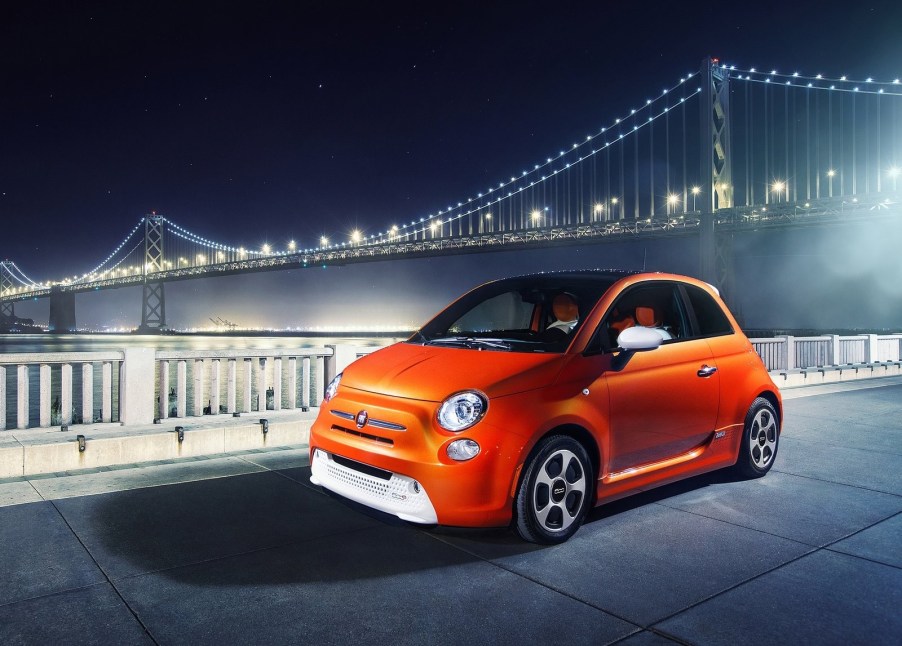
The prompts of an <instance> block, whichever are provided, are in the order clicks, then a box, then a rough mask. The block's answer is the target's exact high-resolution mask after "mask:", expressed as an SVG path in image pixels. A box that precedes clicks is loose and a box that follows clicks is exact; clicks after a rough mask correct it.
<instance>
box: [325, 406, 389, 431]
mask: <svg viewBox="0 0 902 646" xmlns="http://www.w3.org/2000/svg"><path fill="white" fill-rule="evenodd" d="M332 414H333V415H335V416H336V417H340V418H342V419H347V420H350V421H352V422H353V421H355V420H356V419H357V416H356V415H354V414H353V413H348V412H347V411H343V410H334V409H333V410H332ZM366 423H367V424H368V425H369V426H375V427H377V428H384V429H386V430H388V431H406V430H407V427H406V426H404V425H402V424H395V423H394V422H387V421H385V420H384V419H372V418H370V419H368V420H367V422H366Z"/></svg>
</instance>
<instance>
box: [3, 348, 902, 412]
mask: <svg viewBox="0 0 902 646" xmlns="http://www.w3.org/2000/svg"><path fill="white" fill-rule="evenodd" d="M750 340H751V342H752V345H753V346H754V348H755V350H756V351H757V352H758V354H759V355H760V356H761V358H762V360H763V361H764V365H765V366H766V367H767V369H768V370H769V371H771V372H788V371H793V370H804V369H808V368H820V367H828V366H844V365H854V364H875V363H880V362H899V361H900V360H902V334H888V335H878V334H862V335H857V336H838V335H825V336H816V337H793V336H780V337H774V338H753V339H750ZM375 349H377V348H375V347H359V346H348V345H330V346H324V347H320V348H299V349H288V350H285V349H277V350H250V349H248V350H210V351H205V350H202V351H170V350H157V351H155V350H153V349H150V348H127V349H125V350H114V351H105V352H48V353H18V354H0V430H3V429H6V428H7V427H9V426H13V427H14V428H19V429H25V428H30V427H43V428H47V427H52V426H61V427H62V426H66V427H68V426H70V425H73V424H92V423H101V424H102V423H121V424H122V425H125V426H131V425H137V424H150V423H152V422H154V421H159V420H161V419H166V418H173V417H174V418H186V417H200V416H204V415H217V414H235V413H237V414H241V413H250V412H253V411H264V410H284V409H301V410H304V409H307V408H310V407H311V406H316V405H318V404H319V402H320V401H321V400H322V397H323V389H324V386H325V384H326V383H328V382H329V380H331V379H332V377H333V376H335V375H336V374H337V373H338V372H340V371H341V370H343V369H344V368H345V366H347V365H348V364H349V363H351V362H352V361H354V360H355V359H356V358H358V357H360V356H363V355H364V354H367V353H369V352H372V351H373V350H375ZM78 366H80V369H77V368H76V367H78ZM35 376H36V377H37V378H35ZM78 395H80V400H79V399H76V397H77V396H78ZM34 401H37V403H38V405H37V406H34V405H32V402H34ZM97 402H99V404H100V407H99V408H95V405H96V403H97ZM9 403H12V405H13V406H14V408H13V409H11V410H10V412H12V410H15V415H11V416H10V417H13V418H14V419H13V424H12V425H11V424H8V419H7V417H8V415H7V408H8V404H9ZM79 403H80V405H79ZM35 410H36V411H37V415H33V412H34V411H35Z"/></svg>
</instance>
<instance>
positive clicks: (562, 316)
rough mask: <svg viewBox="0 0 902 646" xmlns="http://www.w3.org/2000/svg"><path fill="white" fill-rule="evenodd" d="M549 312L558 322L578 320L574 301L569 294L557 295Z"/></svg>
mask: <svg viewBox="0 0 902 646" xmlns="http://www.w3.org/2000/svg"><path fill="white" fill-rule="evenodd" d="M551 311H552V312H554V316H555V317H556V318H557V320H558V321H575V320H576V319H577V318H579V307H578V306H577V305H576V299H575V298H573V296H571V295H570V294H558V295H557V296H555V297H554V301H552V303H551Z"/></svg>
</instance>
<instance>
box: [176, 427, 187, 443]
mask: <svg viewBox="0 0 902 646" xmlns="http://www.w3.org/2000/svg"><path fill="white" fill-rule="evenodd" d="M175 432H176V433H177V434H178V436H179V444H181V443H182V442H184V441H185V427H184V426H176V427H175Z"/></svg>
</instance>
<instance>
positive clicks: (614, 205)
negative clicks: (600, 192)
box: [611, 197, 620, 219]
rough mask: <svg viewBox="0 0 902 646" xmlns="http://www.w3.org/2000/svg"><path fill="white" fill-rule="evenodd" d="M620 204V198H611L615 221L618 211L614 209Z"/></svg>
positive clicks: (612, 215) (612, 213) (612, 214)
mask: <svg viewBox="0 0 902 646" xmlns="http://www.w3.org/2000/svg"><path fill="white" fill-rule="evenodd" d="M619 203H620V200H619V199H618V198H616V197H612V198H611V217H612V218H614V219H616V218H615V217H614V216H615V213H616V209H615V208H614V207H616V206H617V205H618V204H619Z"/></svg>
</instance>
